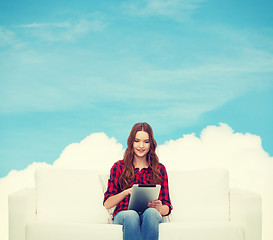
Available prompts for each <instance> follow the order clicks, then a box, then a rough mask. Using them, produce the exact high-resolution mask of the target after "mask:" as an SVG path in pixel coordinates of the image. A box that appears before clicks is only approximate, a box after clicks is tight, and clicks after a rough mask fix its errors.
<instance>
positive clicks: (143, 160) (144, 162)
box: [133, 156, 149, 170]
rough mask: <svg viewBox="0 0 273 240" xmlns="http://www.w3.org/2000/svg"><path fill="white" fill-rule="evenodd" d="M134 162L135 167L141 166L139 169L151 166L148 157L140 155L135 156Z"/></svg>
mask: <svg viewBox="0 0 273 240" xmlns="http://www.w3.org/2000/svg"><path fill="white" fill-rule="evenodd" d="M133 163H134V167H135V168H139V170H141V169H142V168H147V167H149V164H148V162H147V159H146V157H145V158H139V157H137V156H135V157H134V162H133Z"/></svg>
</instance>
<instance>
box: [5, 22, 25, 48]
mask: <svg viewBox="0 0 273 240" xmlns="http://www.w3.org/2000/svg"><path fill="white" fill-rule="evenodd" d="M8 46H11V47H13V48H15V49H19V48H21V47H22V46H24V44H23V43H22V42H20V41H19V40H18V39H17V37H16V34H15V32H14V31H11V30H10V29H8V28H6V27H3V26H0V47H8Z"/></svg>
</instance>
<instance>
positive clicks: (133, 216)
mask: <svg viewBox="0 0 273 240" xmlns="http://www.w3.org/2000/svg"><path fill="white" fill-rule="evenodd" d="M114 223H117V224H122V225H124V224H139V215H138V213H137V212H136V211H134V210H124V211H122V212H119V213H118V214H117V216H116V217H115V219H114Z"/></svg>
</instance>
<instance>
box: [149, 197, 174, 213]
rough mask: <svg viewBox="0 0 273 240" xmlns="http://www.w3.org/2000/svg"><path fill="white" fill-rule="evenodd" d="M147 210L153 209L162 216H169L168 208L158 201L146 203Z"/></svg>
mask: <svg viewBox="0 0 273 240" xmlns="http://www.w3.org/2000/svg"><path fill="white" fill-rule="evenodd" d="M148 207H149V208H155V209H156V210H157V211H158V212H159V213H160V214H161V215H162V216H165V215H167V214H169V211H170V208H169V206H167V205H163V204H162V202H161V201H160V200H155V201H153V202H150V203H148Z"/></svg>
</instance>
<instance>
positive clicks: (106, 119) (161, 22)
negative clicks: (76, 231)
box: [0, 0, 273, 177]
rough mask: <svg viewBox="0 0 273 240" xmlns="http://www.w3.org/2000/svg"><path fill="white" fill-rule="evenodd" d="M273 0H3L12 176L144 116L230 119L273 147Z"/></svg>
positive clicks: (3, 146)
mask: <svg viewBox="0 0 273 240" xmlns="http://www.w3.org/2000/svg"><path fill="white" fill-rule="evenodd" d="M272 10H273V3H272V2H271V1H265V0H262V1H259V2H257V1H253V0H248V1H245V0H243V1H234V0H231V1H223V0H165V1H164V0H138V1H117V0H115V1H103V0H100V1H46V2H45V1H31V0H29V1H18V0H16V1H1V2H0V177H3V176H5V175H7V174H8V172H9V171H10V170H11V169H18V170H19V169H24V168H25V167H26V166H28V165H29V164H31V163H32V162H34V161H41V162H43V161H45V162H47V163H53V162H54V161H55V160H56V159H57V158H58V157H59V155H60V154H61V152H62V151H63V149H64V148H65V147H66V146H67V145H68V144H70V143H73V142H79V141H81V140H82V139H83V138H85V137H86V136H88V135H89V134H91V133H93V132H105V133H106V134H107V135H108V136H109V137H115V138H116V139H117V140H118V142H120V143H122V144H123V146H124V147H125V144H126V139H127V136H128V133H129V131H130V128H131V127H132V125H133V124H134V123H135V122H138V121H147V122H149V123H150V124H151V125H152V127H153V128H154V131H155V135H156V138H157V140H158V143H159V144H163V143H164V142H165V141H168V140H170V139H177V138H179V137H181V136H182V135H183V134H186V133H192V132H194V133H196V135H198V134H199V133H200V131H201V130H202V129H203V128H204V127H206V126H208V125H218V124H219V122H223V123H227V124H228V125H229V126H231V127H232V128H233V129H234V130H235V131H236V132H243V133H246V132H249V133H252V134H255V135H258V136H260V137H261V139H262V144H263V147H264V149H265V151H266V152H268V153H269V154H270V155H271V156H273V145H272V141H271V138H272V135H273V127H272V122H273V111H272V103H273V74H272V73H273V41H272V40H273V16H272Z"/></svg>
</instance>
